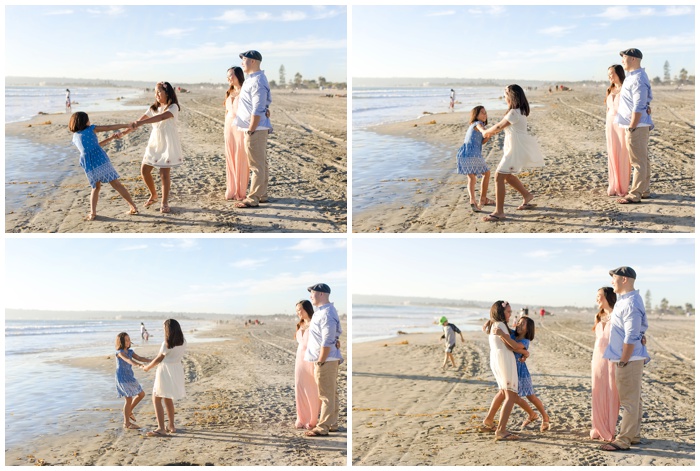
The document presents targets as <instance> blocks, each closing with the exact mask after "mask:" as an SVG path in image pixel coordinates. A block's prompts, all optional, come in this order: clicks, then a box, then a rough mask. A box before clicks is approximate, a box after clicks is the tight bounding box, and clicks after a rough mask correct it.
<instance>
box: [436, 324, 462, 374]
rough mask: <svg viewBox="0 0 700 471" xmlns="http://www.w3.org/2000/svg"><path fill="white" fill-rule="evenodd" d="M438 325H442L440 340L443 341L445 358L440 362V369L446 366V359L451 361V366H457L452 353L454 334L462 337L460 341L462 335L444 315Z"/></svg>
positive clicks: (454, 340)
mask: <svg viewBox="0 0 700 471" xmlns="http://www.w3.org/2000/svg"><path fill="white" fill-rule="evenodd" d="M440 325H441V326H442V337H440V340H444V341H445V359H444V361H443V362H442V369H443V370H444V369H446V368H447V360H450V362H452V367H453V368H457V363H455V357H454V355H452V352H453V351H454V349H455V345H456V344H457V336H456V335H455V334H459V336H460V337H461V338H462V343H464V335H462V331H461V330H459V328H457V326H456V325H454V324H450V323H449V322H447V317H445V316H442V317H441V318H440Z"/></svg>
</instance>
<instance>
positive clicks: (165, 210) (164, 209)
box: [160, 204, 170, 214]
mask: <svg viewBox="0 0 700 471" xmlns="http://www.w3.org/2000/svg"><path fill="white" fill-rule="evenodd" d="M160 212H161V213H163V214H165V213H169V212H170V206H168V205H167V204H164V205H162V206H161V207H160Z"/></svg>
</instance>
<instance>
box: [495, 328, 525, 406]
mask: <svg viewBox="0 0 700 471" xmlns="http://www.w3.org/2000/svg"><path fill="white" fill-rule="evenodd" d="M496 329H501V330H502V331H503V332H504V333H505V334H506V335H508V336H509V335H510V334H509V333H508V328H507V327H506V325H505V324H504V323H503V322H498V323H496V324H492V325H491V332H495V331H496ZM489 346H490V347H491V371H492V372H493V375H494V376H495V377H496V382H497V383H498V389H507V390H509V391H513V392H515V393H517V392H518V367H517V365H516V364H515V355H513V352H512V351H510V350H509V349H508V347H507V346H506V344H505V343H504V342H503V340H501V338H500V337H499V336H498V335H496V334H492V333H489Z"/></svg>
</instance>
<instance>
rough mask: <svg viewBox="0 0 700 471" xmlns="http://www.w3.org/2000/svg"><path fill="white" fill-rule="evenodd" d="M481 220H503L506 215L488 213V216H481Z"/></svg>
mask: <svg viewBox="0 0 700 471" xmlns="http://www.w3.org/2000/svg"><path fill="white" fill-rule="evenodd" d="M481 220H482V221H484V222H499V221H505V220H506V217H505V216H496V215H495V214H489V215H488V216H484V217H483V218H481Z"/></svg>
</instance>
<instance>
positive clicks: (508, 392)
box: [478, 301, 529, 441]
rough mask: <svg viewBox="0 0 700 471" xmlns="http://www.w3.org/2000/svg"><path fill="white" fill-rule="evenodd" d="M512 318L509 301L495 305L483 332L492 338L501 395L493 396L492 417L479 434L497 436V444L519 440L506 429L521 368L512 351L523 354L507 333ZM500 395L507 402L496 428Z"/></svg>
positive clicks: (516, 396) (490, 339)
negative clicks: (490, 433)
mask: <svg viewBox="0 0 700 471" xmlns="http://www.w3.org/2000/svg"><path fill="white" fill-rule="evenodd" d="M510 314H511V307H510V304H509V303H508V301H496V302H495V303H494V304H493V306H491V313H490V316H489V320H488V321H487V322H486V324H484V332H487V333H488V334H489V346H490V347H491V371H492V372H493V375H494V376H495V377H496V382H497V383H498V393H496V396H494V398H493V401H492V402H491V408H490V409H489V413H488V415H487V416H486V418H485V419H484V422H483V424H482V425H481V426H480V427H479V428H478V431H479V432H495V434H496V441H500V440H518V439H519V438H520V437H519V436H517V435H515V434H513V433H510V432H509V431H508V430H507V429H506V425H507V424H508V419H509V418H510V413H511V411H512V410H513V405H514V404H515V403H516V401H517V400H518V368H517V365H516V364H515V355H513V350H521V348H520V346H519V345H518V343H517V342H516V341H514V340H512V339H511V338H510V331H509V330H508V321H509V319H510ZM498 330H501V331H502V332H503V333H504V334H505V335H499V334H498ZM522 353H523V356H524V357H525V358H527V356H528V355H529V354H528V353H527V350H522ZM500 395H504V396H505V402H503V407H502V408H501V415H500V416H499V418H498V427H494V426H493V419H494V417H495V416H496V411H497V410H498V406H499V405H500V404H501V402H502V399H500V398H499V396H500Z"/></svg>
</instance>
